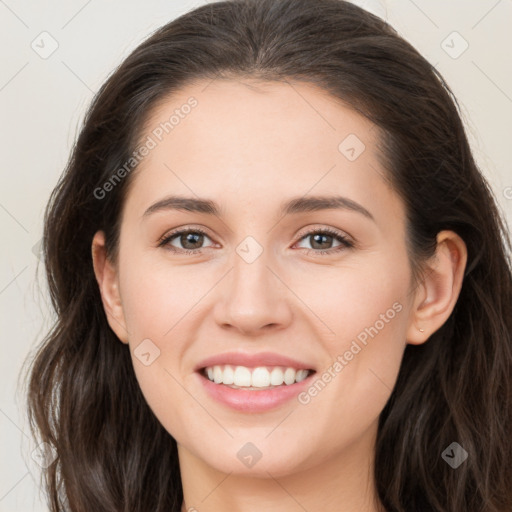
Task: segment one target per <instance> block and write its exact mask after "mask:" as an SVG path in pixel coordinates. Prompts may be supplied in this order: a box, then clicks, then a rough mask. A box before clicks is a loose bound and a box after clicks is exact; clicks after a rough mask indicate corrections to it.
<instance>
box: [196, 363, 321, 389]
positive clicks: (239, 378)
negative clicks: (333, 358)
mask: <svg viewBox="0 0 512 512" xmlns="http://www.w3.org/2000/svg"><path fill="white" fill-rule="evenodd" d="M199 373H200V374H201V375H202V376H203V377H205V378H206V379H208V380H209V381H210V382H213V383H215V384H219V385H224V386H227V387H230V388H232V389H241V390H244V391H263V390H269V389H274V388H279V387H283V386H291V385H293V384H296V383H299V382H302V381H303V380H304V379H307V378H308V377H309V376H310V375H312V374H313V373H315V370H305V369H300V370H297V369H295V368H292V367H284V366H258V367H255V368H249V367H247V366H234V365H229V364H226V365H215V366H207V367H205V368H202V369H201V370H200V372H199Z"/></svg>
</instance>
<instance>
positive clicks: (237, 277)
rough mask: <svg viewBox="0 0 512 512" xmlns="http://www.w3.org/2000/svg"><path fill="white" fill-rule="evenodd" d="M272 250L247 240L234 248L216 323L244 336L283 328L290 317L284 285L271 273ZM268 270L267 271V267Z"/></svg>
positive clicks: (253, 240) (250, 239) (218, 306)
mask: <svg viewBox="0 0 512 512" xmlns="http://www.w3.org/2000/svg"><path fill="white" fill-rule="evenodd" d="M270 254H271V251H269V250H268V248H264V247H263V246H262V245H261V244H260V243H259V242H258V241H257V240H256V239H255V238H253V237H246V238H245V239H244V240H242V242H240V243H239V244H238V246H237V247H236V248H235V251H234V254H233V257H232V266H233V269H232V271H231V272H230V273H229V276H228V277H227V284H226V286H225V287H224V289H223V293H222V297H221V298H220V302H219V303H218V304H217V310H216V311H217V315H216V316H217V321H218V323H219V324H222V325H228V324H229V325H231V326H233V327H235V328H237V329H239V330H241V331H243V332H245V333H250V332H252V331H257V330H258V329H261V328H263V327H266V326H268V325H274V326H277V325H281V326H282V325H284V324H286V323H287V322H288V321H289V320H290V317H291V312H290V310H289V305H288V304H287V302H286V300H287V299H286V293H285V290H284V288H285V287H284V285H283V284H282V283H281V282H280V280H279V279H278V278H277V277H276V276H275V275H274V272H275V270H274V272H273V271H271V270H270V268H272V267H273V266H275V265H273V263H272V261H271V260H272V258H270V257H269V255H270ZM268 267H270V268H268Z"/></svg>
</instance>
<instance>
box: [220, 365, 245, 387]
mask: <svg viewBox="0 0 512 512" xmlns="http://www.w3.org/2000/svg"><path fill="white" fill-rule="evenodd" d="M215 368H218V369H219V370H220V371H222V367H221V366H214V367H213V369H214V371H215ZM222 382H223V383H224V379H223V380H222ZM233 384H234V385H235V386H240V387H241V386H244V387H245V386H247V387H249V386H250V385H251V370H249V368H245V366H237V367H236V369H235V375H234V376H233Z"/></svg>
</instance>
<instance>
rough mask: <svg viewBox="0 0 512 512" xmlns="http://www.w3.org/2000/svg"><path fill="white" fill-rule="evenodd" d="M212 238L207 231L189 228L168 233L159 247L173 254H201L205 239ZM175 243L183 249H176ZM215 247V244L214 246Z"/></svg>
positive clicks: (160, 241)
mask: <svg viewBox="0 0 512 512" xmlns="http://www.w3.org/2000/svg"><path fill="white" fill-rule="evenodd" d="M205 238H208V239H209V240H210V237H209V236H208V235H207V234H206V232H205V231H203V230H202V229H199V228H187V229H181V230H176V231H173V232H171V233H166V234H165V235H164V236H163V237H162V238H161V239H160V240H159V242H158V247H164V246H165V248H167V249H169V250H170V251H173V252H187V253H196V254H199V253H200V252H201V249H203V248H204V247H202V245H203V243H204V239H205ZM173 242H176V243H178V244H180V245H181V247H176V246H175V245H174V244H173ZM212 245H213V244H212Z"/></svg>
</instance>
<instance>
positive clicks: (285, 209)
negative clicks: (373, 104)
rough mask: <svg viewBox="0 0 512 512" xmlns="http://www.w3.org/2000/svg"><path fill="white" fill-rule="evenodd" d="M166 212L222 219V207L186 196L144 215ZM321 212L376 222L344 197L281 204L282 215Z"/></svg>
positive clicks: (160, 204) (166, 201) (172, 198)
mask: <svg viewBox="0 0 512 512" xmlns="http://www.w3.org/2000/svg"><path fill="white" fill-rule="evenodd" d="M164 210H179V211H187V212H197V213H204V214H207V215H215V216H217V217H222V214H221V208H220V206H219V205H218V204H217V203H215V201H212V200H210V199H199V198H194V197H184V196H168V197H165V198H164V199H161V200H160V201H157V202H156V203H154V204H152V205H151V206H150V207H149V208H148V209H147V210H146V211H145V212H144V214H143V215H142V217H147V216H149V215H151V214H153V213H156V212H159V211H164ZM319 210H351V211H354V212H357V213H360V214H362V215H364V216H365V217H367V218H369V219H371V220H375V219H374V217H373V215H372V214H371V213H370V212H369V211H368V210H367V209H366V208H365V207H364V206H362V205H360V204H359V203H356V202H355V201H353V200H352V199H349V198H348V197H343V196H306V197H296V198H292V199H290V200H288V201H286V202H284V203H282V204H281V208H280V213H281V215H290V214H296V213H306V212H316V211H319Z"/></svg>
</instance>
